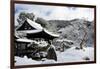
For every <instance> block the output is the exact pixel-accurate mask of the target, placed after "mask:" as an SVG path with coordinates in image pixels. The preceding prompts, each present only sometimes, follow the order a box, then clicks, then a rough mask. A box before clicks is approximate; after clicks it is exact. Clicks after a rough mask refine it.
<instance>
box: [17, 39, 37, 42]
mask: <svg viewBox="0 0 100 69" xmlns="http://www.w3.org/2000/svg"><path fill="white" fill-rule="evenodd" d="M16 41H19V42H35V41H33V40H30V39H16Z"/></svg>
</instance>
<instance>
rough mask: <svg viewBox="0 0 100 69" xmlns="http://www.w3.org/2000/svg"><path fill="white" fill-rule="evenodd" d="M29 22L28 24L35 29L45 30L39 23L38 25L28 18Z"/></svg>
mask: <svg viewBox="0 0 100 69" xmlns="http://www.w3.org/2000/svg"><path fill="white" fill-rule="evenodd" d="M27 22H28V23H29V24H30V25H31V26H32V27H34V28H36V29H39V30H42V29H43V27H42V26H41V25H40V24H38V23H36V22H34V21H32V20H30V19H28V18H27Z"/></svg>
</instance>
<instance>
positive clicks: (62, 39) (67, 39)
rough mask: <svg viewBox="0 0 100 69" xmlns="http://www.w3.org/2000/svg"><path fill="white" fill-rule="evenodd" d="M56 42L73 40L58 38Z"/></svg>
mask: <svg viewBox="0 0 100 69" xmlns="http://www.w3.org/2000/svg"><path fill="white" fill-rule="evenodd" d="M57 41H58V42H63V41H67V42H73V41H72V40H68V39H58V40H57Z"/></svg>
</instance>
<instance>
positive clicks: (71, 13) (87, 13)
mask: <svg viewBox="0 0 100 69" xmlns="http://www.w3.org/2000/svg"><path fill="white" fill-rule="evenodd" d="M23 11H24V12H29V13H34V14H35V15H36V16H37V17H42V18H44V19H46V20H58V19H59V20H72V19H75V18H79V19H82V18H85V19H87V20H89V21H92V20H94V9H93V8H82V7H77V8H76V7H67V6H66V7H61V6H45V5H32V4H31V5H30V4H15V19H16V18H17V17H18V15H19V13H20V12H23Z"/></svg>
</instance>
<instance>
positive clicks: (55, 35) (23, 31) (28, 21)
mask: <svg viewBox="0 0 100 69" xmlns="http://www.w3.org/2000/svg"><path fill="white" fill-rule="evenodd" d="M26 21H27V23H29V24H30V25H31V26H32V27H34V28H35V30H20V32H22V33H28V34H29V33H38V32H42V31H43V30H44V32H45V33H47V34H49V35H51V36H54V37H59V34H54V33H53V32H50V31H48V30H46V29H45V28H43V27H42V26H41V25H40V24H38V23H36V22H34V21H32V20H30V19H28V18H27V19H26ZM21 26H22V25H21ZM21 26H20V27H21Z"/></svg>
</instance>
